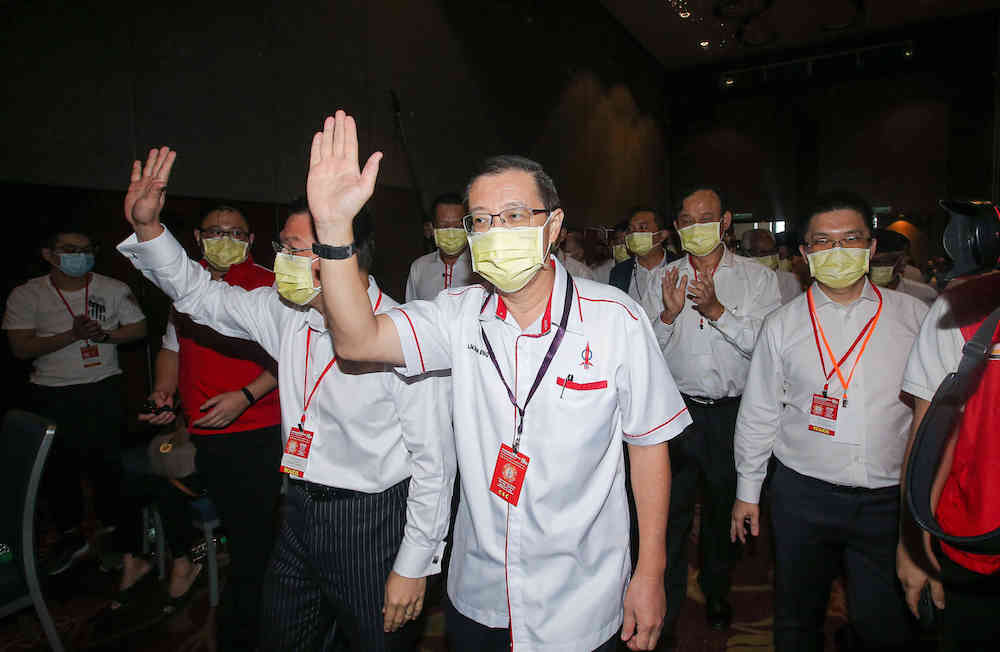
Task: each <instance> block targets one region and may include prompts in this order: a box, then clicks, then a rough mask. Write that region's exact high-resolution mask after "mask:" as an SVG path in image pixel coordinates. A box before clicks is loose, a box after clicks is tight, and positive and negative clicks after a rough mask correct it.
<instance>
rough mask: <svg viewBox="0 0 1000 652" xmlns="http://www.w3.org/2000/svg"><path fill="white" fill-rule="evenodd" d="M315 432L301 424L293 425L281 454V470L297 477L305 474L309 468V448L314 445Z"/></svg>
mask: <svg viewBox="0 0 1000 652" xmlns="http://www.w3.org/2000/svg"><path fill="white" fill-rule="evenodd" d="M312 439H313V432H312V430H306V429H305V428H303V427H301V425H299V426H292V429H291V431H289V433H288V441H286V442H285V452H284V454H283V455H282V456H281V472H282V473H287V474H288V475H291V476H294V477H296V478H301V477H303V476H304V475H305V473H306V469H308V468H309V450H310V448H311V447H312Z"/></svg>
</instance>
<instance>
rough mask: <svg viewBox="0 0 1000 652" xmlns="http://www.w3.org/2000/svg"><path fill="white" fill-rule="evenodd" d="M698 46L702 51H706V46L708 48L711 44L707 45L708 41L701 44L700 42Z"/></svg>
mask: <svg viewBox="0 0 1000 652" xmlns="http://www.w3.org/2000/svg"><path fill="white" fill-rule="evenodd" d="M698 45H700V46H701V47H702V49H703V50H707V49H708V46H709V45H711V43H709V42H708V41H702V42H701V43H699V44H698Z"/></svg>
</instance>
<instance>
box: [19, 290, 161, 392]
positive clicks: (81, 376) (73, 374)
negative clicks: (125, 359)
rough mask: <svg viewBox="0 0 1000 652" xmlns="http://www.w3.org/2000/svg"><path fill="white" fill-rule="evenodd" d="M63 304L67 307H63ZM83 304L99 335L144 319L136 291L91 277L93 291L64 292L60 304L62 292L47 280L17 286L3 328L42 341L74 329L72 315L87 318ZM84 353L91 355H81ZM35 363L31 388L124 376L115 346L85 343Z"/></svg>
mask: <svg viewBox="0 0 1000 652" xmlns="http://www.w3.org/2000/svg"><path fill="white" fill-rule="evenodd" d="M63 299H65V300H66V303H63ZM85 301H86V304H87V315H88V316H89V317H90V318H91V319H96V320H97V321H99V322H101V329H102V330H105V331H112V330H115V329H116V328H118V327H120V326H127V325H128V324H134V323H136V322H140V321H142V320H144V319H145V318H146V316H145V315H144V314H143V313H142V309H141V308H139V302H138V301H136V299H135V297H134V296H133V295H132V290H130V289H129V287H128V286H127V285H125V284H124V283H122V282H121V281H117V280H115V279H113V278H109V277H107V276H102V275H101V274H91V277H90V285H89V289H88V288H81V289H79V290H74V291H69V292H66V291H64V292H62V298H60V293H59V291H57V290H56V288H55V286H54V285H52V281H51V280H50V278H49V276H48V274H46V275H45V276H39V277H37V278H33V279H31V280H30V281H28V282H27V283H25V284H24V285H19V286H18V287H16V288H14V291H13V292H11V293H10V296H9V297H8V298H7V310H6V311H5V312H4V316H3V328H4V330H33V331H35V335H38V336H40V337H48V336H51V335H57V334H59V333H63V332H65V331H68V330H70V329H71V328H73V315H74V314H76V315H79V314H81V313H82V312H83V308H84V302H85ZM67 304H68V305H69V307H68V308H67ZM70 310H72V314H71V313H70ZM90 347H96V355H94V352H95V350H94V349H90ZM85 348H86V349H90V350H88V351H86V352H84V351H83V350H81V349H85ZM33 363H34V365H33V368H32V371H31V382H32V383H35V384H36V385H44V386H46V387H65V386H67V385H82V384H85V383H96V382H97V381H99V380H104V379H105V378H108V377H110V376H114V375H116V374H120V373H121V368H120V367H119V366H118V346H117V345H116V344H109V343H104V344H97V343H94V342H84V341H83V340H78V341H76V342H73V343H72V344H70V345H69V346H66V347H63V348H61V349H59V350H58V351H53V352H52V353H46V354H45V355H40V356H38V357H37V358H35V359H34V361H33Z"/></svg>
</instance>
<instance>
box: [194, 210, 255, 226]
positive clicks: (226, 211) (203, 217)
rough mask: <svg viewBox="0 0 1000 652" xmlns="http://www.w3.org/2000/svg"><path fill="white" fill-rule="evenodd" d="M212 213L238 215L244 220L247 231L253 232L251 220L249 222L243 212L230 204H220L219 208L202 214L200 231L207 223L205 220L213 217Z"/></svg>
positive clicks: (199, 223)
mask: <svg viewBox="0 0 1000 652" xmlns="http://www.w3.org/2000/svg"><path fill="white" fill-rule="evenodd" d="M212 213H236V214H237V215H239V216H240V217H241V218H243V221H244V222H245V223H246V225H247V230H248V231H250V232H251V233H252V232H253V227H251V226H250V220H248V219H247V216H246V215H244V214H243V211H241V210H240V209H238V208H236V207H235V206H230V205H228V204H219V205H218V206H214V207H213V208H211V209H209V210H207V211H205V212H204V213H202V215H201V219H200V220H198V228H199V229H200V228H201V225H202V224H204V223H205V218H206V217H208V216H209V215H211V214H212Z"/></svg>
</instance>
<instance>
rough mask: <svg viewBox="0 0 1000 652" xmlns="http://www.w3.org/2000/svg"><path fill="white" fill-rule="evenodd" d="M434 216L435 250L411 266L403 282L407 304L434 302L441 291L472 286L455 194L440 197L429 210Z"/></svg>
mask: <svg viewBox="0 0 1000 652" xmlns="http://www.w3.org/2000/svg"><path fill="white" fill-rule="evenodd" d="M431 213H432V214H433V215H434V231H433V233H434V244H435V245H436V246H437V249H435V250H434V251H432V252H430V253H428V254H424V255H423V256H421V257H420V258H417V259H416V260H414V261H413V264H412V265H410V275H409V276H408V277H407V279H406V300H407V301H413V300H414V299H427V300H430V299H433V298H434V297H436V296H437V295H438V293H439V292H440V291H441V290H447V289H448V288H458V287H463V286H466V285H469V284H471V283H475V282H476V281H475V280H474V279H473V274H472V263H471V259H470V258H469V247H468V241H467V239H466V234H465V229H464V228H462V215H464V214H465V209H464V207H463V206H462V198H461V197H459V196H458V195H457V194H455V193H449V194H445V195H441V196H440V197H438V198H437V199H435V200H434V204H433V205H432V206H431Z"/></svg>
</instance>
